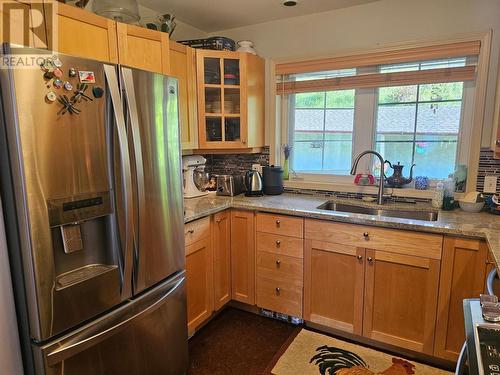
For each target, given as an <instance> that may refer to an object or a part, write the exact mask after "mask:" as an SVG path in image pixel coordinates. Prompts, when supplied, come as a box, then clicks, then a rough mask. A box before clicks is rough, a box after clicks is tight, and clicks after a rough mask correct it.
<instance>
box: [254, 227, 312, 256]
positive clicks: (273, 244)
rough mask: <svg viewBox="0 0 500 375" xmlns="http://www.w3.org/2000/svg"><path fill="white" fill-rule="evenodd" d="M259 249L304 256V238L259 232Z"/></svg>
mask: <svg viewBox="0 0 500 375" xmlns="http://www.w3.org/2000/svg"><path fill="white" fill-rule="evenodd" d="M257 250H258V251H267V252H269V253H275V254H284V255H288V256H292V257H296V258H303V257H304V250H303V239H302V238H296V237H288V236H280V235H278V234H271V233H264V232H257Z"/></svg>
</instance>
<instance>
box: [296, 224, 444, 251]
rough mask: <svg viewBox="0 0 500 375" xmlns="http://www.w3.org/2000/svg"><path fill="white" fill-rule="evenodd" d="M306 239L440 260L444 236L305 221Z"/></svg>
mask: <svg viewBox="0 0 500 375" xmlns="http://www.w3.org/2000/svg"><path fill="white" fill-rule="evenodd" d="M305 232H306V233H305V235H306V239H312V240H319V241H325V242H331V243H337V244H342V245H349V246H355V247H362V248H367V249H378V250H384V251H388V252H393V253H398V254H407V255H414V256H421V257H427V258H432V259H441V251H442V243H443V236H441V235H438V234H427V233H418V232H410V231H405V230H398V229H385V228H376V227H369V226H363V225H355V224H345V223H332V222H327V221H322V220H306V223H305Z"/></svg>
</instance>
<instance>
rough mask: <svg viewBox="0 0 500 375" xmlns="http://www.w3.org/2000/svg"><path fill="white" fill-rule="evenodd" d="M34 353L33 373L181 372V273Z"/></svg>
mask: <svg viewBox="0 0 500 375" xmlns="http://www.w3.org/2000/svg"><path fill="white" fill-rule="evenodd" d="M35 353H36V362H37V371H36V372H37V374H46V375H56V374H57V375H64V374H68V375H89V374H92V375H113V374H127V375H146V374H172V375H177V374H184V373H185V372H186V368H187V322H186V302H185V276H184V273H182V274H180V275H177V276H176V277H174V278H173V279H170V280H168V281H166V282H165V283H163V284H161V285H159V286H158V287H156V288H154V289H152V290H151V291H149V292H148V293H145V294H144V295H142V296H141V297H140V298H137V299H135V300H133V301H130V302H128V303H126V304H125V305H123V306H121V307H119V308H118V309H116V310H115V311H113V312H111V313H109V314H107V315H105V316H103V317H101V318H99V319H97V320H96V321H94V322H92V323H90V324H87V325H86V326H84V327H82V328H80V329H79V330H77V331H76V332H72V333H70V334H68V335H66V336H64V337H62V338H61V339H59V340H57V341H52V342H50V343H48V344H46V345H43V346H37V347H35Z"/></svg>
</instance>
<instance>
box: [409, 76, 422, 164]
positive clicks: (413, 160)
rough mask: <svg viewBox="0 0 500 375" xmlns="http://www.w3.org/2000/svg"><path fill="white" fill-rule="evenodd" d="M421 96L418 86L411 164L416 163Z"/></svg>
mask: <svg viewBox="0 0 500 375" xmlns="http://www.w3.org/2000/svg"><path fill="white" fill-rule="evenodd" d="M419 95H420V85H417V98H416V99H417V102H416V104H415V122H414V124H413V144H412V150H411V164H414V163H415V147H416V142H417V125H418V108H419V106H420V103H419V102H418V98H419ZM408 167H409V166H408Z"/></svg>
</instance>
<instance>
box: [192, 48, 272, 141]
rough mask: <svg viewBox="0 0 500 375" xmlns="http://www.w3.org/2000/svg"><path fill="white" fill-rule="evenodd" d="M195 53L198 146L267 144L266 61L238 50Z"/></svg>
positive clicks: (199, 51) (198, 51)
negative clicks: (265, 109) (265, 136)
mask: <svg viewBox="0 0 500 375" xmlns="http://www.w3.org/2000/svg"><path fill="white" fill-rule="evenodd" d="M196 55H197V61H196V63H197V81H198V121H199V123H198V125H199V148H200V149H249V148H254V147H262V146H264V74H265V73H264V61H263V60H262V59H261V58H259V57H257V56H253V55H249V54H247V53H239V52H227V51H211V50H197V52H196Z"/></svg>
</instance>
